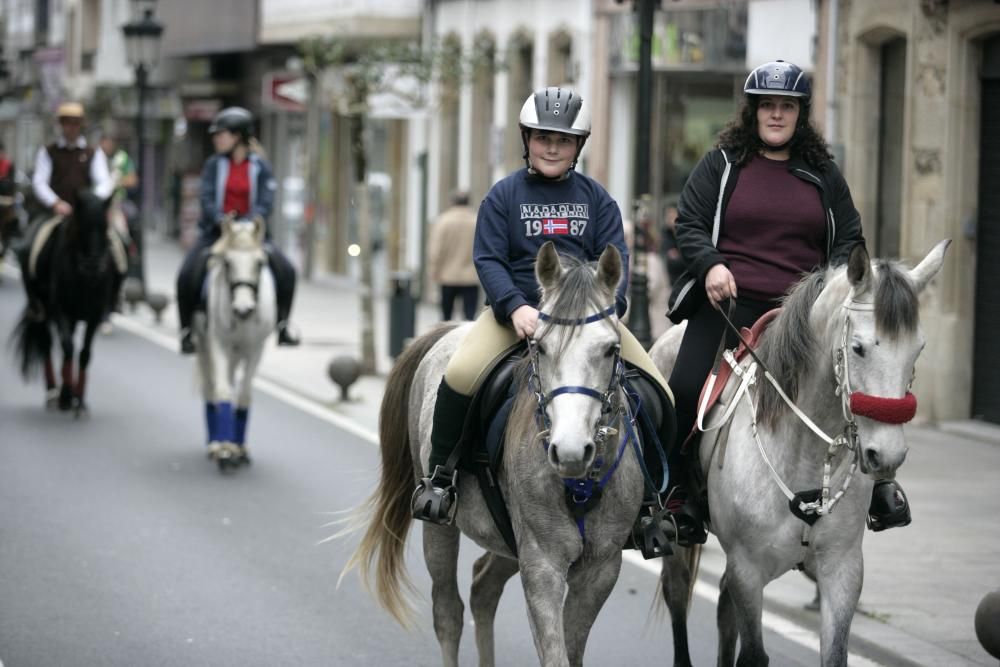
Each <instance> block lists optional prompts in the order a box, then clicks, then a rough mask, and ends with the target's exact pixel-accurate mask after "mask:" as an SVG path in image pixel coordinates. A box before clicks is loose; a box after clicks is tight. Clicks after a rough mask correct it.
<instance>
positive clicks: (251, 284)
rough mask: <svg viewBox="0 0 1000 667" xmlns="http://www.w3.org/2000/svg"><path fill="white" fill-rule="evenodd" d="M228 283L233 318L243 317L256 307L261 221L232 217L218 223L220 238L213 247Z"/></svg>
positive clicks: (261, 249) (261, 250) (262, 256)
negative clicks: (219, 224) (220, 230)
mask: <svg viewBox="0 0 1000 667" xmlns="http://www.w3.org/2000/svg"><path fill="white" fill-rule="evenodd" d="M214 255H215V256H216V258H217V261H219V262H220V263H221V264H222V267H223V270H224V274H225V278H226V283H227V284H228V285H229V294H230V307H231V308H232V312H233V315H234V316H236V318H237V319H241V320H245V319H247V318H249V317H250V316H251V315H253V314H254V313H255V312H256V310H257V293H258V287H259V286H260V274H261V270H262V269H263V267H264V266H265V265H266V263H267V253H266V251H265V250H264V222H263V221H262V220H261V219H260V218H254V219H253V220H234V219H232V218H228V217H227V218H226V219H225V220H223V222H222V237H221V238H220V239H219V243H218V244H217V245H216V247H215V248H214Z"/></svg>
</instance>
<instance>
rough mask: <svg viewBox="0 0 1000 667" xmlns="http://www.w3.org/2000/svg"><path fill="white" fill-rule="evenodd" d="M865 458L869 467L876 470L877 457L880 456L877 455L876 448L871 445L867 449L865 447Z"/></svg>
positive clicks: (877, 466)
mask: <svg viewBox="0 0 1000 667" xmlns="http://www.w3.org/2000/svg"><path fill="white" fill-rule="evenodd" d="M865 458H866V459H868V466H869V467H870V468H872V469H874V470H878V468H879V459H880V458H881V457H880V456H879V453H878V450H877V449H872V448H871V447H869V448H868V449H866V450H865Z"/></svg>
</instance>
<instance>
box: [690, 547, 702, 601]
mask: <svg viewBox="0 0 1000 667" xmlns="http://www.w3.org/2000/svg"><path fill="white" fill-rule="evenodd" d="M700 566H701V545H700V544H695V545H694V546H692V547H691V548H690V549H688V550H687V569H688V572H689V577H688V590H687V606H688V609H690V608H691V600H693V599H694V585H695V583H697V581H698V568H699V567H700Z"/></svg>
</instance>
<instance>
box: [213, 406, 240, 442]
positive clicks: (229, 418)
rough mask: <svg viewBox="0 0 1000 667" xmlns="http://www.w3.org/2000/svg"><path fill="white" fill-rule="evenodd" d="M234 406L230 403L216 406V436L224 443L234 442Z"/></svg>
mask: <svg viewBox="0 0 1000 667" xmlns="http://www.w3.org/2000/svg"><path fill="white" fill-rule="evenodd" d="M234 426H235V424H234V423H233V404H232V403H229V402H228V401H225V402H222V403H216V404H215V435H216V438H217V439H218V440H220V441H222V442H233V438H234V437H235V435H236V434H235V433H234V432H233V431H234V430H235V429H234Z"/></svg>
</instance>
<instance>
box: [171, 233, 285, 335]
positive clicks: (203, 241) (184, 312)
mask: <svg viewBox="0 0 1000 667" xmlns="http://www.w3.org/2000/svg"><path fill="white" fill-rule="evenodd" d="M215 241H216V239H214V238H212V237H210V236H205V235H201V236H199V237H198V239H197V240H196V241H195V243H194V245H193V246H191V249H190V250H188V253H187V255H186V256H185V257H184V262H183V263H182V264H181V269H180V271H179V272H178V274H177V314H178V317H179V318H180V323H181V328H182V329H188V328H190V327H191V320H192V319H193V318H194V311H195V310H196V309H197V308H198V304H200V303H201V302H202V298H201V290H202V285H203V284H204V282H205V274H206V271H207V267H208V256H209V250H210V249H211V247H212V244H213V243H215ZM264 250H265V251H266V252H267V258H268V266H269V267H270V269H271V275H273V276H274V287H275V292H276V293H277V294H276V296H277V302H278V303H277V310H278V312H277V316H278V322H279V323H281V322H284V321H286V320H287V319H288V317H289V315H290V314H291V312H292V300H293V299H294V298H295V275H296V274H295V267H294V266H292V263H291V262H290V261H289V260H288V258H287V257H286V256H285V254H284V253H283V252H281V250H279V249H278V247H277V246H275V245H273V244H271V243H270V242H269V241H268V242H265V244H264Z"/></svg>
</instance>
